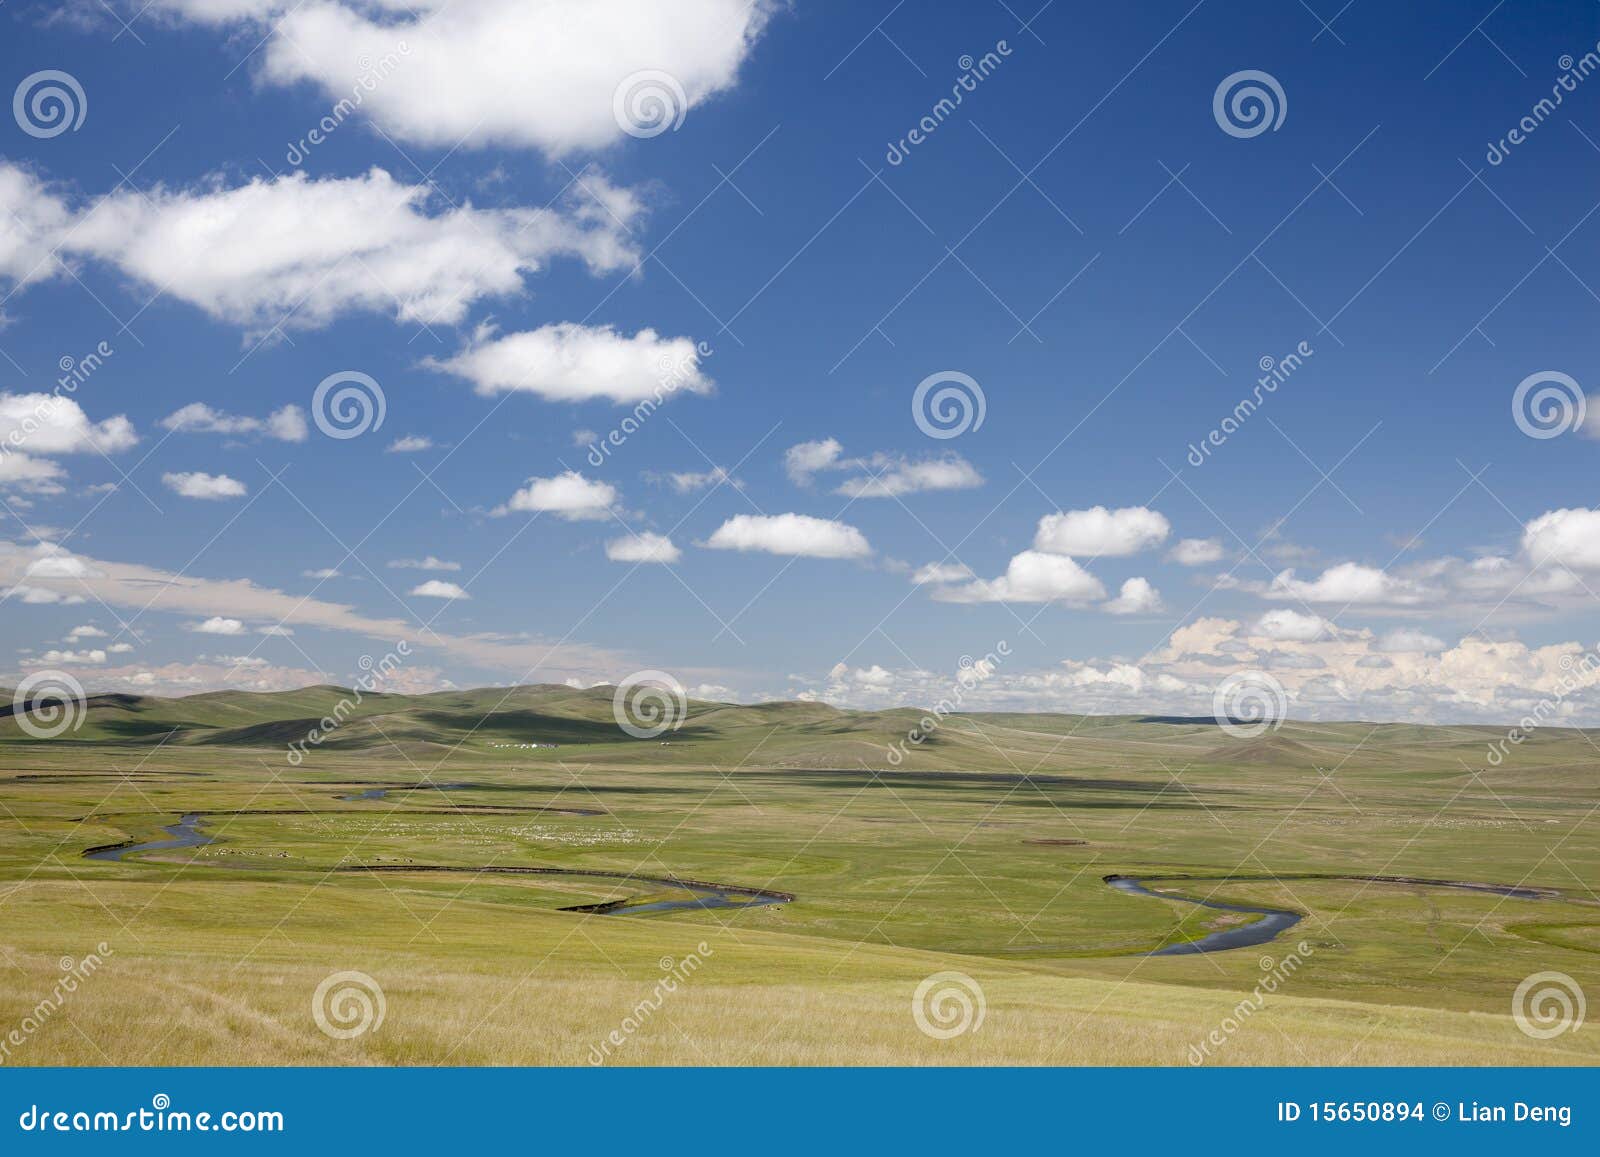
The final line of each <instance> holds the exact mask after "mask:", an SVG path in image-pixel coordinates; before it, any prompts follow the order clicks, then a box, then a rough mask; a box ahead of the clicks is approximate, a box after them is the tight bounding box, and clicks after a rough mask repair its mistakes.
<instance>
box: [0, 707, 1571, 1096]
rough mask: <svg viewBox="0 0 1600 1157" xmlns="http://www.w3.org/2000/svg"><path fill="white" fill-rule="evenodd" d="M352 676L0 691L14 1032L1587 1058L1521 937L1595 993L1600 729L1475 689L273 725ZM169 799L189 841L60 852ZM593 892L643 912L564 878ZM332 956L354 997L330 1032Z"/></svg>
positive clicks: (761, 1057)
mask: <svg viewBox="0 0 1600 1157" xmlns="http://www.w3.org/2000/svg"><path fill="white" fill-rule="evenodd" d="M348 695H349V693H348V692H345V691H341V690H340V689H338V688H332V687H315V688H307V689H305V690H301V691H296V692H289V693H282V694H258V695H251V694H239V693H223V694H212V695H200V696H194V697H190V698H186V699H155V698H139V697H133V696H116V695H101V696H94V697H92V698H91V699H90V701H89V704H88V707H87V709H86V711H85V712H84V713H83V715H82V717H81V719H80V721H79V722H80V724H81V725H80V726H79V727H78V728H77V729H76V730H71V731H68V732H65V733H64V734H62V735H60V736H58V737H56V738H53V739H36V738H33V737H31V736H29V735H27V734H25V733H24V732H23V731H22V730H20V729H19V727H18V726H17V721H16V720H15V719H14V718H9V717H6V718H0V964H3V968H4V974H5V977H6V980H5V983H4V984H3V985H0V1037H3V1036H4V1035H5V1034H6V1032H8V1031H12V1030H13V1026H16V1031H14V1033H13V1036H12V1037H11V1038H10V1046H9V1048H8V1049H7V1050H6V1055H5V1058H4V1063H8V1064H31V1065H38V1064H58V1065H59V1064H65V1065H95V1064H155V1065H170V1064H178V1065H183V1064H346V1063H347V1064H465V1065H480V1064H518V1065H521V1064H572V1065H582V1064H591V1063H597V1061H603V1063H607V1064H714V1065H721V1064H780V1065H783V1064H1021V1065H1034V1064H1174V1065H1184V1064H1191V1063H1197V1062H1203V1063H1207V1064H1251V1065H1277V1064H1291V1065H1292V1064H1527V1065H1542V1064H1594V1063H1600V1034H1597V1033H1596V1032H1595V1030H1594V1028H1593V1027H1592V1026H1590V1027H1587V1028H1575V1029H1569V1031H1564V1032H1558V1033H1555V1034H1553V1035H1549V1036H1539V1035H1531V1034H1530V1033H1528V1032H1526V1031H1523V1028H1521V1027H1519V1023H1518V1019H1517V1018H1516V1017H1514V1016H1513V1002H1514V999H1515V994H1516V992H1517V989H1518V986H1519V985H1520V984H1522V982H1523V981H1524V980H1525V979H1526V978H1528V977H1531V976H1536V975H1537V974H1540V973H1560V974H1563V975H1564V976H1565V977H1567V978H1569V979H1570V980H1571V981H1572V982H1573V984H1574V985H1575V986H1577V987H1578V988H1580V989H1583V988H1586V989H1587V990H1588V993H1589V994H1591V995H1593V994H1595V993H1600V967H1597V962H1600V896H1597V895H1596V891H1595V882H1596V880H1600V820H1597V818H1596V813H1597V809H1600V777H1597V776H1596V769H1597V768H1600V747H1597V744H1600V736H1597V735H1596V734H1594V733H1589V732H1583V731H1578V730H1570V729H1567V730H1563V729H1556V728H1546V729H1543V730H1541V731H1539V732H1537V733H1535V734H1534V735H1533V736H1532V737H1531V738H1529V739H1528V740H1527V742H1525V743H1522V744H1520V745H1517V746H1514V747H1513V748H1511V750H1510V751H1509V754H1507V755H1506V756H1505V757H1504V758H1503V759H1502V760H1500V762H1499V764H1498V765H1497V766H1495V765H1492V764H1491V761H1490V759H1489V756H1488V752H1489V749H1490V746H1491V745H1493V744H1496V743H1497V742H1498V741H1500V740H1503V739H1504V737H1505V732H1504V730H1503V729H1498V728H1488V727H1421V726H1413V725H1402V724H1370V723H1359V722H1350V723H1332V724H1317V723H1296V722H1288V723H1284V724H1283V725H1282V726H1281V727H1278V728H1277V729H1275V730H1270V731H1267V732H1265V733H1264V734H1262V735H1259V736H1256V737H1253V738H1243V739H1241V738H1237V737H1234V736H1231V735H1230V734H1228V733H1226V732H1224V731H1223V730H1222V729H1221V728H1219V727H1218V726H1217V725H1216V723H1215V722H1214V721H1211V720H1183V719H1157V718H1149V717H1142V718H1134V717H1094V716H1074V715H1022V714H1014V715H1008V714H993V713H991V714H982V713H975V714H966V715H953V716H950V717H948V718H946V719H945V720H944V721H943V723H942V725H941V726H939V727H937V728H936V729H934V730H933V732H932V734H931V735H930V736H929V737H928V739H927V741H926V742H924V743H922V744H917V745H910V746H909V748H908V751H909V753H908V755H907V756H906V758H905V759H904V760H903V761H902V762H900V763H899V765H898V766H895V765H892V764H891V761H890V759H889V754H888V753H889V749H890V745H891V744H894V743H895V742H896V741H903V740H904V738H905V735H906V732H907V731H908V729H910V728H912V727H913V726H915V725H916V722H917V720H918V718H919V713H917V712H914V711H888V712H845V711H839V710H835V709H833V708H830V707H827V706H824V705H821V704H812V703H775V704H765V705H759V706H750V707H744V706H734V705H728V704H716V703H703V702H698V701H697V702H694V703H692V704H691V705H690V708H689V712H688V715H687V718H686V719H684V720H683V722H682V724H681V726H680V727H679V728H678V729H677V730H675V731H671V732H668V733H666V734H664V735H662V736H660V737H659V738H652V739H637V738H634V737H632V736H629V735H627V734H625V733H624V732H623V731H622V730H620V729H619V728H618V727H617V725H616V723H615V721H614V719H613V715H612V703H611V690H610V689H609V688H592V689H588V690H581V691H580V690H573V689H571V688H567V687H559V686H551V685H539V686H530V687H521V688H515V689H509V690H508V689H485V690H479V691H472V692H447V693H441V694H436V695H427V696H414V697H409V696H387V695H369V696H366V697H365V698H364V700H363V702H362V703H361V705H360V706H359V707H357V708H356V709H355V711H354V712H353V713H351V714H350V715H349V717H348V718H347V719H346V720H345V721H344V722H343V723H342V725H340V726H338V727H337V728H335V729H333V730H332V731H330V732H329V733H328V735H327V736H326V738H325V741H324V742H322V743H320V744H314V745H311V746H309V747H307V748H306V752H307V754H306V756H305V758H304V759H303V760H301V761H300V762H299V763H296V762H293V761H292V760H291V759H290V758H289V750H290V749H289V745H290V744H291V743H295V742H296V741H303V740H304V739H305V737H306V735H307V733H308V731H309V730H310V729H311V728H312V727H315V726H317V722H318V720H319V719H321V718H322V717H323V716H324V715H327V714H329V713H331V712H333V711H334V710H335V708H336V705H337V704H338V703H339V702H340V701H341V699H342V698H346V697H347V696H348ZM6 698H7V700H8V701H9V698H10V697H9V696H7V697H6ZM536 743H537V744H551V745H554V746H539V747H534V746H531V745H532V744H536ZM185 815H198V816H199V819H198V820H197V821H196V823H197V824H198V830H200V831H202V832H204V833H205V834H206V836H208V837H209V838H210V841H211V842H209V843H205V844H203V845H200V846H194V847H187V848H167V849H161V848H156V849H152V850H148V851H144V852H135V853H130V854H128V855H127V856H126V857H125V858H123V859H120V860H114V859H90V858H86V856H85V855H84V853H85V852H86V851H88V850H90V849H95V848H106V847H114V846H116V845H119V844H129V843H142V842H154V843H160V842H163V841H164V840H165V839H167V837H165V836H164V833H163V828H164V827H166V826H168V825H174V824H177V823H178V821H179V818H180V817H182V816H185ZM373 868H381V869H383V870H381V871H373V870H371V869H373ZM530 868H539V869H559V870H561V871H564V872H572V873H611V875H604V874H597V875H581V874H579V875H562V874H556V873H530V872H521V871H507V870H506V869H530ZM444 869H452V870H444ZM491 869H492V870H491ZM1108 876H1136V877H1155V876H1189V877H1195V878H1196V879H1194V880H1193V881H1191V882H1187V883H1185V882H1183V881H1176V880H1167V881H1160V882H1152V883H1151V885H1150V886H1151V887H1154V888H1160V889H1170V890H1171V891H1172V893H1173V894H1174V895H1182V896H1186V897H1190V898H1207V899H1211V900H1215V901H1222V902H1227V903H1232V904H1237V905H1240V906H1244V907H1263V908H1275V909H1282V910H1287V911H1292V912H1295V913H1299V914H1301V916H1302V918H1301V920H1300V921H1299V923H1298V924H1296V925H1295V926H1294V927H1293V928H1291V929H1290V930H1288V931H1287V932H1285V933H1284V934H1282V935H1281V936H1279V937H1277V938H1276V939H1273V940H1271V941H1268V942H1266V943H1263V944H1260V945H1256V946H1252V947H1247V948H1241V949H1234V950H1230V951H1219V952H1205V953H1192V954H1188V955H1150V953H1152V952H1154V951H1156V950H1158V949H1161V948H1164V947H1172V946H1174V945H1181V944H1184V943H1191V942H1194V941H1196V940H1199V939H1201V938H1203V937H1205V936H1207V935H1209V934H1212V933H1214V932H1216V931H1219V930H1224V929H1227V928H1230V927H1234V928H1236V927H1241V926H1245V925H1247V924H1248V923H1249V922H1250V921H1252V920H1254V919H1255V917H1254V916H1253V915H1251V914H1241V913H1233V912H1228V911H1224V910H1219V909H1215V908H1205V907H1200V906H1197V905H1195V904H1191V903H1185V902H1182V901H1181V900H1178V899H1170V900H1169V899H1164V898H1160V897H1142V896H1136V895H1129V894H1127V893H1124V892H1121V891H1118V890H1115V889H1113V888H1111V887H1110V886H1108V884H1107V883H1106V879H1105V878H1106V877H1108ZM674 880H675V881H694V882H698V883H700V884H715V885H723V886H729V887H732V888H735V889H752V890H766V891H773V892H782V893H786V894H789V895H792V896H793V897H794V898H793V899H792V900H789V901H786V902H780V903H761V904H756V903H748V902H744V901H745V900H748V899H749V898H750V897H749V896H748V895H747V894H745V893H738V894H731V895H732V900H731V902H729V903H728V904H727V906H723V907H716V908H706V907H697V906H691V905H687V904H685V903H684V902H685V901H687V900H693V899H695V897H696V896H697V895H698V893H695V892H694V891H692V890H690V889H688V888H687V887H686V886H676V885H673V884H671V883H664V882H663V881H674ZM1416 881H1435V882H1434V883H1419V882H1416ZM1449 883H1456V884H1462V883H1478V884H1493V885H1498V886H1502V887H1514V888H1517V889H1520V890H1526V891H1527V892H1528V893H1529V894H1522V893H1521V892H1519V893H1517V894H1512V895H1506V894H1502V893H1497V892H1488V891H1479V890H1473V889H1468V888H1461V887H1450V886H1444V885H1446V884H1449ZM611 901H627V902H630V903H632V904H633V905H635V906H637V905H640V904H649V903H657V904H663V905H665V906H666V909H667V910H653V911H649V912H642V913H639V912H629V911H627V910H626V908H627V904H625V905H624V910H623V911H620V912H613V913H609V914H607V913H580V912H573V911H565V910H563V909H567V908H572V907H576V906H585V905H595V904H604V903H607V902H611ZM101 945H103V946H104V949H103V950H102V949H101V948H100V946H101ZM91 954H92V955H94V956H97V957H98V958H99V960H98V963H97V965H96V967H95V969H94V970H93V973H92V975H89V976H88V977H87V978H85V979H84V980H83V981H82V982H81V983H79V984H77V985H76V987H75V991H72V992H71V993H70V994H68V995H67V996H66V997H65V998H64V999H61V1000H59V1001H52V1000H50V999H49V998H51V994H52V992H53V991H55V990H56V988H57V986H58V984H59V982H60V980H61V978H62V977H63V975H65V973H64V972H63V966H64V965H68V964H77V963H80V962H82V961H83V960H85V959H86V958H88V957H89V956H90V955H91ZM686 961H691V962H692V965H691V966H690V967H688V968H686V967H685V962H686ZM347 972H357V973H361V974H364V976H365V977H367V978H370V980H371V982H372V983H373V985H375V986H376V987H377V988H378V989H381V993H382V1017H381V1021H379V1020H377V1019H376V1017H375V1016H370V1017H368V1018H367V1019H368V1021H370V1022H372V1023H369V1024H367V1025H366V1026H365V1028H364V1030H363V1031H361V1032H359V1033H357V1034H355V1035H352V1036H349V1037H348V1038H341V1037H338V1036H332V1035H330V1034H329V1033H328V1032H326V1031H324V1030H323V1028H322V1027H320V1026H319V1023H318V1018H317V1016H316V1015H314V1003H315V1001H314V997H315V994H316V992H317V989H318V986H319V985H320V984H321V983H322V982H323V981H324V980H326V979H327V978H329V977H330V976H333V975H335V974H339V973H347ZM951 973H955V974H960V976H959V978H957V979H955V980H951V979H949V978H943V979H937V980H936V981H935V982H934V983H935V987H934V990H933V991H934V995H933V996H932V997H929V996H928V995H927V993H926V992H925V993H924V998H923V1000H922V1003H921V1007H920V1008H919V1009H918V1012H919V1013H920V1014H921V1015H920V1016H919V1015H914V1004H916V1003H917V993H918V989H919V986H920V985H923V983H924V982H925V981H927V980H928V978H930V977H935V978H940V977H941V976H942V974H951ZM673 975H677V976H678V977H680V978H681V980H680V982H678V983H676V984H675V985H674V986H673V990H672V991H670V992H667V993H665V994H663V993H662V992H661V981H662V980H663V978H665V977H669V976H673ZM1269 978H1272V983H1271V984H1270V985H1269V988H1270V991H1268V992H1266V993H1265V994H1264V995H1262V994H1261V986H1262V984H1263V982H1264V981H1266V980H1268V979H1269ZM941 985H942V986H945V987H947V988H948V987H950V986H952V985H953V986H954V988H953V989H951V991H953V992H955V993H956V995H955V996H954V997H952V998H950V1000H949V1001H945V1002H944V1003H936V1005H934V1006H930V1005H929V1004H928V1001H929V1000H930V999H932V1000H934V1001H936V1002H937V1001H939V999H940V998H939V997H938V992H939V986H941ZM41 1001H45V1002H46V1003H47V1004H48V1005H49V1007H47V1008H41ZM963 1001H965V1005H966V1007H965V1008H963V1007H961V1005H962V1002H963ZM979 1010H981V1015H979ZM347 1011H348V1010H347ZM1535 1011H1537V1010H1535ZM930 1016H931V1017H932V1019H933V1021H934V1026H933V1027H934V1028H935V1029H936V1030H937V1029H938V1028H939V1027H940V1026H941V1025H943V1024H946V1023H951V1024H953V1025H954V1027H956V1028H958V1029H960V1031H956V1032H953V1033H950V1034H949V1035H946V1034H945V1033H942V1032H939V1031H935V1032H932V1033H930V1032H928V1031H924V1028H925V1027H926V1025H927V1022H928V1020H929V1018H930ZM941 1018H948V1019H941ZM919 1020H920V1021H921V1022H922V1024H921V1025H920V1026H919ZM19 1040H20V1043H18V1041H19ZM618 1040H620V1041H621V1043H620V1044H618V1043H615V1042H616V1041H618ZM1219 1040H1220V1043H1216V1042H1217V1041H1219ZM1208 1041H1209V1042H1211V1043H1209V1044H1208V1043H1207V1042H1208Z"/></svg>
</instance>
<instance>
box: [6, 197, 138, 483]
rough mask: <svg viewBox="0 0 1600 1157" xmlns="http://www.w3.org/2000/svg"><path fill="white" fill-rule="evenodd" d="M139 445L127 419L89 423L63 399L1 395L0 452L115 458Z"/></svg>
mask: <svg viewBox="0 0 1600 1157" xmlns="http://www.w3.org/2000/svg"><path fill="white" fill-rule="evenodd" d="M0 228H3V226H0ZM138 441H139V438H138V435H136V434H135V433H134V429H133V423H132V422H130V421H129V420H128V419H127V418H125V417H122V416H121V415H118V416H117V417H115V418H107V419H106V420H105V421H103V422H92V421H90V420H89V415H87V414H86V413H84V412H83V407H82V406H80V405H78V403H77V401H75V400H74V399H72V398H69V397H67V396H65V395H58V394H8V393H0V450H11V451H16V450H23V451H26V452H28V453H30V454H46V455H48V454H84V453H93V452H96V451H98V452H100V453H102V454H114V453H116V452H117V451H119V450H126V449H127V448H128V447H130V446H132V445H134V444H135V443H136V442H138Z"/></svg>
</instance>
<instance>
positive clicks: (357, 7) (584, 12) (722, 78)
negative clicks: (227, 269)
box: [156, 0, 779, 156]
mask: <svg viewBox="0 0 1600 1157" xmlns="http://www.w3.org/2000/svg"><path fill="white" fill-rule="evenodd" d="M156 2H157V3H158V4H159V5H160V6H161V7H162V8H164V9H166V10H168V11H170V12H176V13H180V14H182V15H184V16H187V17H188V18H190V19H192V20H195V21H198V22H204V23H210V24H220V23H238V22H248V23H249V24H250V25H251V26H252V27H251V28H250V30H249V31H248V32H246V33H245V36H246V37H247V39H248V42H249V43H250V44H255V43H256V42H257V41H258V40H264V42H265V47H264V50H263V53H262V64H261V66H260V76H261V77H262V79H263V80H265V81H266V82H268V83H272V84H278V85H285V86H293V85H299V84H303V83H309V84H312V85H315V86H316V87H317V88H319V89H321V90H322V93H323V95H324V96H325V97H326V99H328V100H330V101H337V100H340V99H347V98H350V97H351V94H352V93H355V94H357V96H358V98H359V102H360V110H361V112H360V115H362V116H364V117H368V118H370V119H371V120H372V121H373V122H375V123H376V124H377V125H378V126H380V127H381V128H382V129H383V131H384V132H385V133H387V134H388V135H389V136H392V137H396V138H399V139H401V140H404V141H408V142H415V143H417V144H421V145H429V146H437V147H440V148H444V149H455V148H458V147H466V148H481V147H487V146H490V145H500V146H509V147H521V148H536V149H539V150H542V151H543V152H545V153H547V154H550V155H552V156H562V155H566V154H568V153H571V152H573V151H576V150H580V149H598V148H601V147H603V146H605V145H608V144H610V143H612V142H613V141H617V140H621V139H625V138H624V137H623V129H622V126H621V124H619V117H618V113H617V111H615V107H614V106H615V105H616V103H617V99H618V98H617V90H618V87H619V86H620V85H621V84H622V82H623V81H624V80H625V79H627V78H629V77H633V76H635V74H638V73H641V72H642V73H649V74H652V75H656V76H659V75H661V74H665V75H666V76H667V77H670V84H668V83H667V82H666V81H660V82H658V83H659V84H660V85H661V87H662V91H664V92H667V93H669V94H670V95H669V97H668V99H669V100H670V101H671V103H672V105H673V108H672V110H670V112H669V115H670V116H671V117H672V118H674V119H675V118H676V115H677V110H678V108H679V107H681V108H682V109H684V110H685V111H687V110H692V109H693V108H695V107H697V106H699V105H700V104H702V103H703V102H705V101H707V100H709V99H710V98H712V97H714V96H716V95H718V94H719V93H723V92H726V91H728V90H729V89H731V88H733V87H734V85H735V84H736V83H737V80H738V74H739V68H740V65H741V64H743V63H744V61H745V59H746V58H747V57H748V55H749V54H750V52H751V50H752V48H753V47H754V45H755V43H756V41H757V40H758V39H759V37H760V35H761V33H762V30H763V29H764V28H765V27H766V24H767V21H768V19H769V18H770V17H771V15H772V13H773V12H774V11H776V10H777V8H778V7H779V5H778V4H777V3H776V0H673V2H672V3H662V2H661V0H539V2H537V3H534V2H530V0H462V2H458V3H450V2H449V0H410V2H408V3H405V4H400V3H395V2H393V0H371V2H365V0H156ZM363 77H368V78H370V79H369V80H368V81H367V82H365V83H363ZM669 123H670V121H669ZM347 131H348V130H347Z"/></svg>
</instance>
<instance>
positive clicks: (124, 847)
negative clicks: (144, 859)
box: [83, 812, 216, 863]
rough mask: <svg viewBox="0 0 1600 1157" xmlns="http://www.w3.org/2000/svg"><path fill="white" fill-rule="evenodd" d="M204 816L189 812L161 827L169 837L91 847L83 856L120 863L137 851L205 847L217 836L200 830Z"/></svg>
mask: <svg viewBox="0 0 1600 1157" xmlns="http://www.w3.org/2000/svg"><path fill="white" fill-rule="evenodd" d="M203 818H204V817H202V816H201V814H200V813H199V812H187V813H185V814H184V815H182V816H180V817H179V819H178V822H177V823H175V824H167V825H166V826H165V827H163V828H162V829H161V830H162V831H164V832H166V833H167V835H168V838H167V839H164V840H151V841H150V842H149V843H145V844H136V843H122V844H107V845H105V846H104V847H99V848H89V849H88V850H87V851H85V852H84V853H83V856H84V859H86V860H111V861H115V862H118V863H120V862H121V861H123V860H125V859H127V858H128V857H129V856H131V855H133V854H134V853H135V852H170V851H172V850H173V849H175V848H199V847H204V846H205V845H206V844H209V843H210V842H211V841H212V840H213V839H215V838H216V837H215V836H208V835H206V834H205V833H204V832H202V831H201V830H200V823H201V820H202V819H203Z"/></svg>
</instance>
